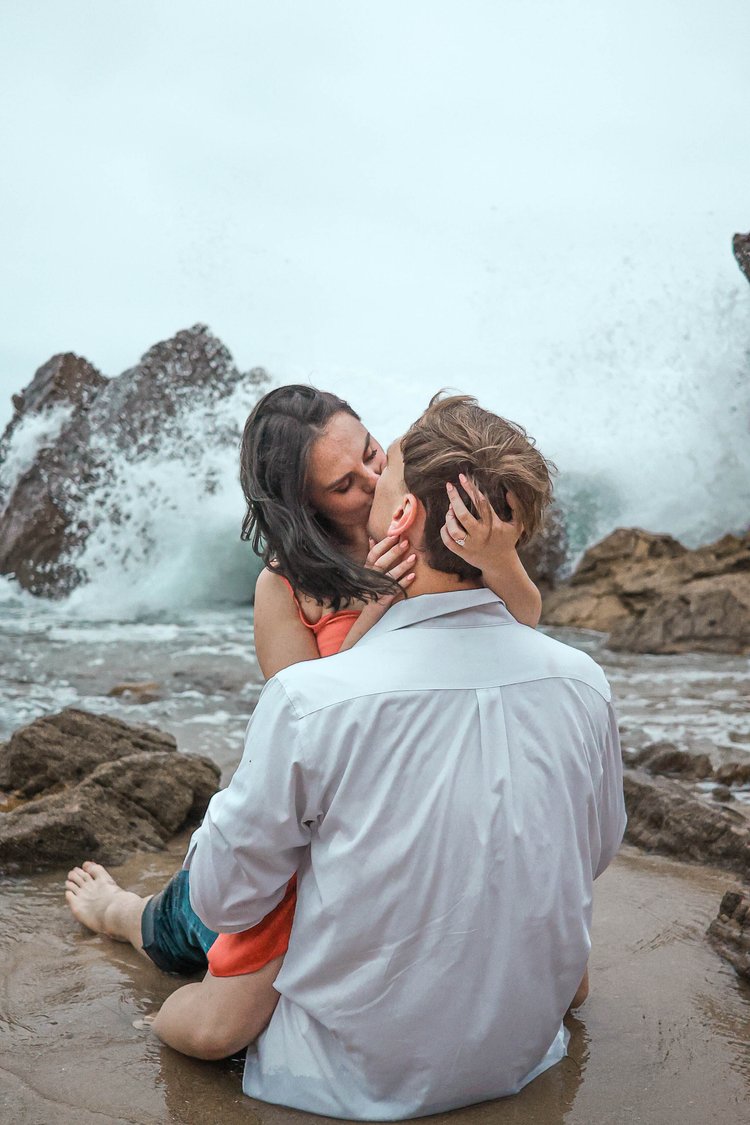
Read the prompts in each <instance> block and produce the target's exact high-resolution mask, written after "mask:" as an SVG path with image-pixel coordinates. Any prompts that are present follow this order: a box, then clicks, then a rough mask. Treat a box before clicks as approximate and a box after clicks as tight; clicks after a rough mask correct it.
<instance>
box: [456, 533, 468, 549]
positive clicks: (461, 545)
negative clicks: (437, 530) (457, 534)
mask: <svg viewBox="0 0 750 1125" xmlns="http://www.w3.org/2000/svg"><path fill="white" fill-rule="evenodd" d="M453 542H454V543H455V544H456V546H457V547H463V545H464V543H465V542H466V536H465V535H464V537H463V539H454V540H453Z"/></svg>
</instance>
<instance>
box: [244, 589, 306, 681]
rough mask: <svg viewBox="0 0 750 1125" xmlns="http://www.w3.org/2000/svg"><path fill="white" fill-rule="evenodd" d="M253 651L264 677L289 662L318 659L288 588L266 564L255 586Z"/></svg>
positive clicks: (286, 665) (278, 670)
mask: <svg viewBox="0 0 750 1125" xmlns="http://www.w3.org/2000/svg"><path fill="white" fill-rule="evenodd" d="M253 627H254V631H255V653H256V656H257V657H258V664H260V670H261V672H262V673H263V675H264V676H265V678H266V679H267V680H270V678H271V676H275V675H276V673H277V672H280V671H281V670H282V668H288V667H289V665H290V664H299V663H300V661H302V660H319V659H320V653H319V652H318V646H317V644H316V642H315V636H314V634H313V632H312V630H311V629H307V628H305V626H304V625H303V623H302V622H301V621H300V618H299V610H298V609H297V604H296V602H295V600H294V595H293V594H292V591H291V590H290V589H289V587H288V586H287V584H286V582H285V581H284V580H283V578H281V576H280V575H278V574H274V573H273V571H272V570H269V569H268V567H266V569H265V570H263V571H262V572H261V574H260V577H259V578H258V582H257V585H256V587H255V613H254V626H253Z"/></svg>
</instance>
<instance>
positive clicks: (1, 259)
mask: <svg viewBox="0 0 750 1125" xmlns="http://www.w3.org/2000/svg"><path fill="white" fill-rule="evenodd" d="M748 43H750V3H748V0H713V2H712V3H707V2H706V0H502V2H498V0H398V2H393V0H379V2H378V3H377V4H375V3H367V4H365V3H363V2H359V0H345V2H344V0H341V2H332V0H315V2H314V3H313V2H302V0H299V2H289V0H287V2H284V0H274V2H273V3H268V2H265V3H260V2H257V0H232V2H229V0H210V2H208V0H207V2H205V3H198V2H196V0H179V2H178V0H174V2H164V0H148V2H143V0H127V2H125V3H115V2H114V0H86V2H83V0H22V2H21V0H18V2H11V0H6V2H5V3H4V4H2V6H1V7H0V87H1V88H2V103H1V110H2V120H1V121H0V145H1V148H0V154H1V160H2V174H1V181H0V318H1V322H0V424H2V423H4V422H5V421H6V420H7V417H8V416H9V413H10V405H9V402H8V399H9V395H10V394H11V393H12V392H13V391H15V390H18V389H20V388H21V387H23V386H24V385H25V384H26V383H27V382H28V381H29V379H30V378H31V377H32V375H33V372H34V370H35V369H36V368H37V367H38V366H39V365H40V364H41V363H42V362H44V361H45V360H46V359H47V358H48V357H49V356H50V355H52V354H53V353H55V352H59V351H66V350H72V351H76V352H78V353H80V354H84V355H86V356H87V358H88V359H90V360H91V361H92V362H93V363H94V364H95V365H96V366H98V367H99V368H100V369H101V370H103V371H104V372H105V373H106V374H117V373H118V372H119V371H121V370H123V369H124V368H125V367H127V366H129V365H130V364H131V363H133V362H135V361H136V360H137V359H138V357H139V356H140V355H141V353H142V352H143V351H144V350H145V349H146V348H147V347H148V346H150V345H151V344H153V343H154V342H156V341H157V340H159V339H163V338H165V337H167V336H169V335H171V334H172V333H173V332H175V331H177V330H178V329H180V328H183V327H186V326H188V325H190V324H193V323H195V322H196V321H203V322H206V323H208V324H209V325H210V327H211V328H212V329H213V330H214V331H215V332H216V333H217V334H218V335H220V336H221V338H222V339H223V340H224V342H225V343H226V344H227V345H228V346H229V347H230V349H231V350H232V351H233V353H234V355H235V358H236V360H237V362H238V363H239V365H240V366H241V367H243V368H245V367H250V366H252V365H255V364H263V365H266V366H268V367H269V368H270V369H271V370H272V371H273V372H274V374H275V375H276V376H277V377H279V378H281V379H284V380H289V379H297V378H308V377H309V378H312V379H313V380H315V381H317V382H318V383H320V384H322V385H332V386H334V385H335V386H336V387H337V388H341V387H342V386H345V385H346V380H350V381H351V382H352V385H353V387H354V388H355V389H354V390H353V392H352V398H353V400H355V403H356V399H357V394H356V388H357V387H358V386H361V388H362V393H364V388H367V393H368V395H369V394H370V390H371V388H372V387H373V386H376V385H377V379H378V378H379V377H381V376H382V377H383V378H385V379H387V380H392V381H393V386H394V387H395V386H397V385H398V380H399V379H402V378H403V379H405V380H406V385H407V386H408V387H410V388H412V389H414V388H417V389H418V390H419V395H420V396H422V397H423V392H422V389H423V388H426V387H429V388H431V389H436V388H437V387H438V386H440V385H442V384H444V383H446V382H448V383H451V384H452V385H460V386H462V387H464V388H465V389H474V385H475V384H476V385H478V386H480V387H487V386H489V385H490V383H491V381H492V379H493V378H498V377H499V373H501V372H505V373H506V376H507V372H508V371H509V370H511V371H513V372H515V373H516V378H517V380H518V381H519V382H523V380H524V379H527V378H528V377H529V374H530V373H531V372H533V371H534V370H536V366H535V365H538V364H539V362H540V360H539V356H540V354H542V356H543V358H544V361H545V362H546V361H547V360H549V358H550V357H553V356H554V355H555V354H557V353H559V352H564V353H565V354H566V355H568V356H573V355H576V354H578V353H580V350H581V348H584V347H585V345H584V343H583V342H584V341H585V340H586V339H588V338H591V337H592V334H593V335H596V334H601V333H604V334H605V335H606V333H607V332H608V331H609V332H611V331H614V330H615V329H616V330H617V331H620V332H623V331H624V332H625V335H628V331H627V330H624V329H623V328H622V325H623V322H629V320H630V319H631V318H632V331H630V333H629V335H628V338H630V339H634V338H636V337H637V336H638V333H639V332H640V330H641V329H640V327H639V325H640V324H641V323H642V318H643V317H644V315H645V316H646V317H647V318H648V315H649V314H648V304H649V302H657V304H658V303H659V302H662V304H661V305H660V306H659V307H660V308H662V307H663V302H664V301H665V300H666V299H668V300H675V301H676V300H678V299H679V293H680V292H681V291H683V292H684V291H685V290H687V291H688V292H689V300H690V301H693V300H695V301H696V302H697V303H698V304H701V303H703V301H704V296H703V295H705V294H708V293H710V292H714V291H719V292H721V291H723V290H726V292H730V291H736V290H738V289H739V286H740V284H741V279H740V277H739V274H738V272H737V270H736V267H735V266H734V265H733V263H732V260H731V255H730V253H729V239H730V237H731V234H732V233H733V231H734V230H736V229H747V228H748V227H750V145H749V144H748V121H749V120H750V65H748ZM665 294H666V297H665ZM613 309H615V310H616V311H615V312H613ZM681 315H682V317H683V319H684V318H685V317H687V320H688V321H689V320H690V318H691V315H692V314H690V313H687V314H685V313H683V314H681ZM658 318H661V319H663V313H661V312H660V313H659V314H658V317H655V318H654V319H658ZM678 319H679V317H678ZM613 325H614V326H615V328H613ZM652 327H653V322H652ZM540 350H541V351H540ZM569 366H570V364H569ZM589 392H590V388H588V390H587V391H586V393H589ZM524 393H528V392H524ZM516 398H517V400H518V402H519V403H520V404H521V405H523V400H522V398H519V397H518V395H516ZM359 405H362V404H361V402H360V403H359ZM519 408H520V407H519ZM409 409H410V410H411V402H410V404H409ZM381 413H382V410H381ZM386 436H391V435H386Z"/></svg>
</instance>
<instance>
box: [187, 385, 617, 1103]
mask: <svg viewBox="0 0 750 1125" xmlns="http://www.w3.org/2000/svg"><path fill="white" fill-rule="evenodd" d="M459 472H463V473H465V474H466V475H467V477H468V478H470V480H471V481H473V482H474V483H475V484H476V485H478V486H479V488H481V490H482V491H483V492H484V494H485V495H486V497H487V499H488V500H489V501H490V503H491V504H492V505H493V507H495V509H496V510H498V511H499V510H502V508H503V500H504V489H505V488H507V487H509V486H510V487H512V488H513V491H514V493H515V494H516V496H517V497H518V500H519V503H520V507H521V510H522V511H523V512H524V513H526V515H527V520H528V521H529V522H531V523H533V522H534V521H535V519H536V517H537V516H538V514H539V512H540V510H541V507H542V506H543V502H544V498H545V497H546V496H547V495H548V494H549V478H548V476H547V472H546V465H545V463H544V460H543V458H541V456H540V455H539V454H538V453H537V451H536V450H535V449H534V448H533V445H532V444H531V443H530V442H529V441H528V440H527V439H526V437H525V435H524V434H523V432H522V431H520V430H519V429H518V428H517V427H513V426H511V425H510V424H509V423H507V422H505V421H504V420H503V419H500V418H497V417H496V416H495V415H492V414H489V413H488V412H487V411H483V410H481V409H480V408H479V407H478V406H477V405H476V403H474V401H473V400H471V399H466V398H454V399H447V400H442V401H433V403H432V404H431V405H430V407H429V408H428V410H427V411H426V412H425V414H424V415H423V416H422V417H421V418H420V419H419V420H418V421H417V422H416V423H415V424H414V426H412V427H411V429H410V430H409V431H408V433H407V434H406V435H405V436H404V438H403V439H401V440H400V441H397V442H394V443H393V445H391V447H390V449H389V450H388V459H387V464H386V467H385V469H384V471H383V473H382V475H381V477H380V480H379V483H378V486H377V490H376V493H375V499H374V504H373V509H372V514H371V533H372V535H373V537H374V538H375V539H377V540H380V539H382V538H384V536H385V535H387V534H392V535H398V536H400V537H401V536H404V537H408V539H409V540H410V542H411V543H412V546H413V549H414V550H415V552H416V554H417V562H416V564H415V565H414V568H413V569H414V571H415V574H416V577H415V579H414V582H413V583H412V585H411V587H410V588H409V590H408V593H407V597H406V599H405V600H404V601H402V602H399V603H397V604H396V605H395V606H393V607H392V608H391V609H390V610H389V611H388V612H387V613H386V614H385V616H384V617H383V618H382V619H381V621H379V622H378V624H377V625H375V626H374V627H373V629H372V630H371V631H370V632H369V633H368V634H367V635H366V636H365V637H364V638H363V639H362V640H360V641H359V642H358V644H357V645H356V646H355V647H354V648H353V649H351V650H350V651H348V652H346V653H342V654H340V655H338V656H333V657H329V658H328V659H326V660H320V661H312V662H309V663H302V664H297V665H294V666H292V667H290V668H287V669H285V670H284V671H283V672H281V673H280V674H279V675H277V676H276V677H274V678H273V679H272V680H271V681H269V683H268V684H267V686H266V688H265V689H264V692H263V695H262V696H261V700H260V702H259V704H258V706H257V708H256V711H255V714H254V716H253V719H252V721H251V724H250V727H249V728H248V737H247V744H246V750H245V755H244V757H243V760H242V762H241V763H240V766H239V767H238V770H237V772H236V774H235V776H234V778H233V779H232V781H231V783H230V785H229V787H228V788H227V789H226V790H224V791H223V792H222V793H220V794H218V795H217V796H216V797H214V799H213V801H212V802H211V805H210V806H209V809H208V812H207V814H206V818H205V820H204V822H203V824H202V825H201V827H200V828H199V829H198V831H197V832H196V833H195V835H194V837H193V840H192V842H191V847H190V850H189V852H188V855H187V858H186V861H185V866H186V867H187V868H188V869H189V871H190V889H191V902H192V905H193V908H194V909H195V911H196V912H197V914H198V915H199V916H200V917H201V918H202V919H203V921H204V922H205V923H206V925H208V926H210V927H211V928H212V929H214V930H219V931H226V932H238V931H242V930H245V929H247V928H248V927H250V926H252V925H254V924H255V923H257V922H258V921H260V919H261V918H263V917H264V916H265V915H266V914H267V913H268V912H269V911H270V910H271V909H272V908H273V907H274V906H275V905H276V903H278V902H279V901H280V900H281V898H282V896H283V894H284V891H285V888H286V885H287V883H288V881H289V879H290V877H291V875H292V874H293V873H294V872H295V871H296V872H297V873H298V901H297V910H296V915H295V921H294V928H293V930H292V936H291V940H290V944H289V949H288V952H287V954H286V958H285V960H284V963H283V966H282V969H281V972H280V973H279V975H278V977H277V978H276V980H275V983H274V988H275V989H276V990H277V991H278V992H279V993H280V995H281V999H280V1001H279V1003H278V1006H277V1007H276V1010H275V1012H274V1014H273V1017H272V1018H271V1021H270V1024H269V1025H268V1027H267V1028H266V1030H265V1031H263V1032H262V1034H261V1035H260V1036H259V1038H258V1039H257V1041H256V1043H255V1044H254V1045H253V1046H251V1047H250V1048H249V1049H248V1055H247V1062H246V1068H245V1078H244V1089H245V1092H246V1093H247V1094H250V1095H252V1096H253V1097H257V1098H261V1099H263V1100H266V1101H271V1102H278V1103H282V1104H285V1105H290V1106H295V1107H297V1108H300V1109H304V1110H308V1111H312V1112H315V1113H319V1114H324V1115H327V1116H333V1117H347V1118H358V1119H381V1120H387V1119H399V1118H405V1117H412V1116H419V1115H422V1114H429V1113H435V1112H440V1111H443V1110H448V1109H452V1108H454V1107H457V1106H462V1105H468V1104H471V1103H473V1102H478V1101H483V1100H485V1099H488V1098H494V1097H498V1096H501V1095H504V1094H511V1093H514V1092H515V1091H517V1090H519V1089H520V1088H521V1087H522V1086H523V1085H525V1084H526V1083H527V1082H528V1081H530V1080H531V1078H533V1077H535V1076H536V1075H537V1074H539V1073H541V1072H542V1071H543V1070H545V1069H546V1068H547V1067H549V1066H551V1065H553V1064H554V1063H555V1062H557V1061H558V1060H559V1059H561V1058H562V1057H563V1055H564V1054H565V1041H566V1040H565V1033H564V1029H563V1026H562V1018H563V1015H564V1014H565V1011H566V1010H567V1008H568V1006H569V1005H570V1003H571V1001H572V1000H573V997H574V995H575V994H576V991H577V989H578V986H579V983H580V982H581V980H582V978H583V977H584V974H585V969H586V964H587V959H588V953H589V947H590V939H589V927H590V922H591V906H592V884H593V880H594V878H595V877H596V876H597V875H598V874H599V873H600V872H601V871H603V870H604V868H605V867H606V866H607V864H608V863H609V862H610V860H611V859H612V857H613V856H614V854H615V853H616V851H617V848H618V846H619V844H620V840H621V838H622V833H623V829H624V823H625V815H624V806H623V798H622V783H621V760H620V748H619V740H618V735H617V724H616V721H615V716H614V712H613V710H612V707H611V703H610V692H609V688H608V685H607V682H606V679H605V677H604V675H603V673H602V672H601V670H600V669H599V668H598V667H597V666H596V665H595V664H594V663H593V661H591V660H590V659H589V657H587V656H586V655H585V654H583V653H581V652H578V651H577V650H574V649H571V648H568V647H567V646H565V645H561V644H559V643H558V642H556V641H554V640H552V639H550V638H548V637H545V636H544V635H542V634H540V633H537V632H534V631H533V630H531V629H528V628H526V627H524V626H521V625H518V624H517V623H516V622H515V621H514V619H513V618H512V617H511V616H510V614H508V612H507V611H506V609H505V607H504V605H503V603H502V602H501V601H500V600H499V599H498V598H497V597H496V596H495V595H494V594H492V593H491V592H490V591H488V590H487V589H485V588H484V587H483V586H482V585H481V576H480V575H479V573H478V572H477V571H476V570H475V569H474V568H473V567H471V566H470V565H469V564H468V563H467V562H466V561H464V560H463V559H462V558H461V555H460V553H459V554H456V553H455V549H454V550H449V549H448V547H447V546H446V545H445V544H444V542H443V540H442V538H441V534H440V528H441V526H442V524H443V519H444V515H445V506H446V504H445V490H444V484H443V482H444V481H445V480H446V479H451V478H453V479H457V478H458V474H459ZM470 488H471V486H469V489H470ZM454 508H456V509H458V510H461V504H460V501H459V499H458V497H456V500H455V504H454ZM449 526H450V527H452V528H453V532H452V534H453V536H454V539H455V541H456V542H458V543H459V545H460V544H461V543H463V546H464V547H466V546H467V544H466V533H467V531H468V537H469V538H470V536H471V526H472V524H471V520H470V518H467V517H465V518H464V522H463V524H462V525H459V524H458V523H457V522H456V520H455V519H453V520H452V521H450V523H449ZM462 529H463V532H464V534H461V531H462ZM444 534H445V533H444ZM460 549H461V548H460V546H459V552H460Z"/></svg>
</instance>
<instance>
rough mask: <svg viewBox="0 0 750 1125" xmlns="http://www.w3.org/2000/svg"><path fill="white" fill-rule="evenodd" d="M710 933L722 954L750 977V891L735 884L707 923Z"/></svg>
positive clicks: (715, 945)
mask: <svg viewBox="0 0 750 1125" xmlns="http://www.w3.org/2000/svg"><path fill="white" fill-rule="evenodd" d="M708 937H709V940H710V941H711V943H712V944H713V945H714V947H715V948H716V950H717V951H718V952H719V953H720V954H721V956H722V957H724V958H726V960H727V961H729V963H730V964H731V965H733V966H734V968H735V969H736V970H737V972H738V973H739V975H740V976H741V977H744V978H745V979H746V980H750V893H749V892H748V891H747V889H746V888H744V887H733V888H732V889H731V890H729V891H727V892H726V893H725V895H724V897H723V898H722V900H721V905H720V906H719V913H718V915H717V916H716V918H714V920H713V922H712V923H711V925H710V926H709V927H708Z"/></svg>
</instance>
